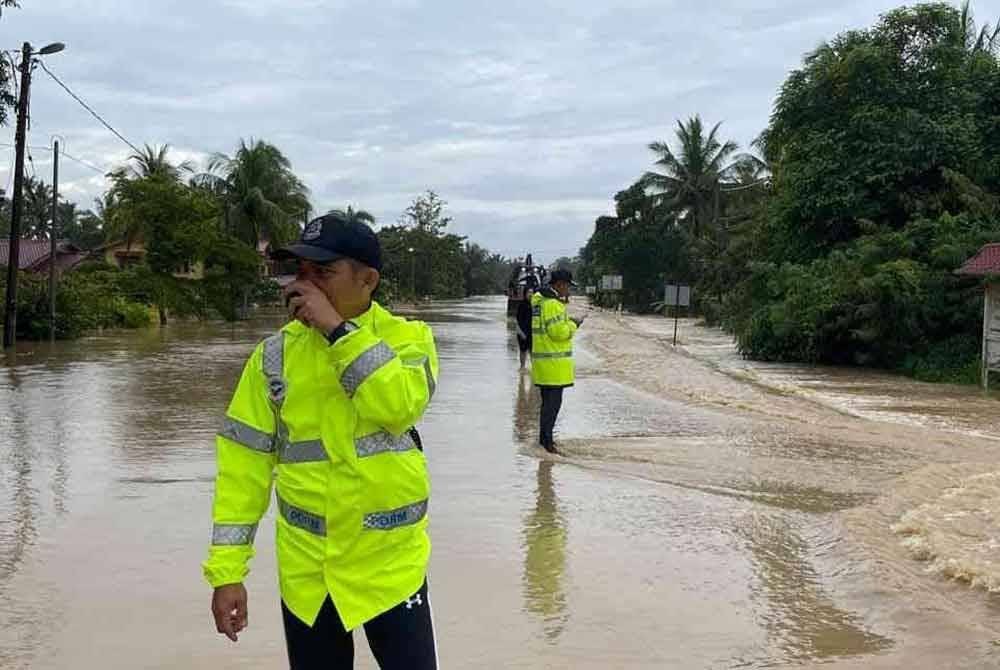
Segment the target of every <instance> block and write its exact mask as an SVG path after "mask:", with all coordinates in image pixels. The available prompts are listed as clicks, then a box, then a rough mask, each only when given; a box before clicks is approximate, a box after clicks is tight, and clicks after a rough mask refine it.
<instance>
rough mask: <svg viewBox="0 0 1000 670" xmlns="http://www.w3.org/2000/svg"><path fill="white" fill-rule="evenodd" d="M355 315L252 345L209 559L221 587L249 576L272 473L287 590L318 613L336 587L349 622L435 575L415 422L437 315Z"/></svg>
mask: <svg viewBox="0 0 1000 670" xmlns="http://www.w3.org/2000/svg"><path fill="white" fill-rule="evenodd" d="M351 321H352V323H353V324H355V325H356V326H357V327H358V329H357V330H355V331H353V332H351V333H349V334H347V335H345V336H344V337H341V338H340V339H339V340H337V342H336V343H335V344H333V345H330V344H329V342H327V340H326V338H325V337H324V336H323V335H321V334H320V333H319V332H317V331H316V330H314V329H312V328H309V327H307V326H305V325H303V324H302V323H300V322H298V321H295V322H292V323H290V324H288V325H287V326H285V327H284V328H283V329H282V330H281V331H280V332H279V333H277V334H276V335H274V336H272V337H269V338H268V339H266V340H264V341H263V342H262V343H261V344H260V345H258V346H257V348H256V349H255V350H254V352H253V354H252V355H251V357H250V360H249V361H248V363H247V365H246V367H245V369H244V370H243V376H242V377H241V379H240V382H239V385H238V386H237V389H236V393H235V394H234V396H233V399H232V402H231V403H230V405H229V409H228V411H227V412H226V420H225V425H224V427H223V429H222V431H221V432H220V433H219V435H218V437H217V439H216V449H217V454H218V475H217V477H216V483H215V502H214V506H213V515H212V517H213V522H214V526H213V530H212V544H211V547H210V549H209V552H208V560H206V561H205V563H204V573H205V577H206V579H207V580H208V582H209V584H211V585H212V586H213V587H217V586H221V585H223V584H233V583H239V582H242V581H243V580H244V578H245V577H246V575H247V573H248V568H247V563H248V562H249V560H250V558H251V557H252V556H253V554H254V550H253V539H254V535H255V533H256V531H257V524H258V522H259V521H260V519H261V517H263V516H264V513H265V512H266V511H267V508H268V505H269V503H270V498H271V486H272V481H275V482H276V488H277V506H278V514H277V522H276V523H277V529H276V532H277V541H276V544H277V554H278V573H279V584H280V587H281V597H282V600H284V602H285V604H286V605H287V606H288V608H289V609H290V610H291V611H292V612H293V613H294V614H295V615H296V616H297V617H298V618H300V619H301V620H302V621H304V622H306V623H307V624H309V625H312V624H313V622H315V620H316V617H317V615H318V614H319V610H320V607H321V606H322V604H323V602H324V600H325V599H326V597H327V595H328V594H329V595H330V597H331V598H332V599H333V602H334V605H335V606H336V608H337V611H338V612H339V614H340V617H341V619H342V621H343V623H344V626H345V627H346V628H347V629H348V630H352V629H354V628H356V627H358V626H359V625H361V624H363V623H365V622H367V621H369V620H371V619H373V618H374V617H376V616H378V615H379V614H381V613H383V612H385V611H387V610H389V609H391V608H393V607H395V606H396V605H398V604H399V603H401V602H403V601H404V600H406V598H408V597H410V596H411V595H412V594H414V593H416V592H417V591H418V590H419V589H420V587H421V586H422V584H423V582H424V579H425V575H426V568H427V561H428V558H429V556H430V548H431V545H430V539H429V538H428V536H427V504H428V498H429V494H430V480H429V478H428V475H427V464H426V461H425V459H424V454H423V451H422V450H421V449H420V448H419V447H420V445H419V444H418V440H419V436H417V435H416V432H415V430H414V429H413V426H414V425H415V424H416V423H417V422H418V421H419V420H420V417H421V416H422V415H423V413H424V409H425V408H426V407H427V404H428V403H429V402H430V399H431V396H432V395H433V394H434V388H435V385H436V383H437V381H436V380H437V374H438V358H437V351H436V349H435V346H434V337H433V334H432V333H431V329H430V327H428V326H427V324H425V323H423V322H420V321H406V320H405V319H402V318H398V317H395V316H393V315H392V314H390V313H389V312H388V311H386V310H385V309H384V308H382V307H381V306H380V305H378V304H376V303H373V304H372V307H371V308H370V309H369V310H368V311H367V312H365V313H364V314H362V315H361V316H359V317H358V318H356V319H352V320H351ZM275 471H277V474H276V476H275Z"/></svg>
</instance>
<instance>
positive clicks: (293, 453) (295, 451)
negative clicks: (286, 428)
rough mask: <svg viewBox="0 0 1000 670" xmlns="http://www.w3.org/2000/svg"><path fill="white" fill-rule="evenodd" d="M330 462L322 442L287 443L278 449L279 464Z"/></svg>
mask: <svg viewBox="0 0 1000 670" xmlns="http://www.w3.org/2000/svg"><path fill="white" fill-rule="evenodd" d="M326 460H329V459H328V457H327V454H326V449H324V448H323V441H322V440H307V441H305V442H285V443H284V444H282V445H281V446H280V447H279V448H278V462H279V463H317V462H321V461H326Z"/></svg>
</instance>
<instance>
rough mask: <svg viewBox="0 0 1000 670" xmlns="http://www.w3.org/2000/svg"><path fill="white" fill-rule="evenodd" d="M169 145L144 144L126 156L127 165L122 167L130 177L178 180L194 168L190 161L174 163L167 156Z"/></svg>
mask: <svg viewBox="0 0 1000 670" xmlns="http://www.w3.org/2000/svg"><path fill="white" fill-rule="evenodd" d="M169 153H170V145H169V144H162V145H159V146H156V145H150V144H146V145H144V146H143V148H142V149H141V150H140V151H138V152H136V153H133V154H131V155H130V156H129V157H128V161H127V162H128V165H127V166H126V167H125V168H124V169H125V171H126V172H127V173H128V175H129V177H130V178H131V179H143V178H145V177H163V178H164V179H166V180H169V181H180V180H181V178H182V177H183V176H184V175H187V174H191V173H192V172H193V170H194V168H193V166H192V165H191V162H190V161H184V162H182V163H177V164H174V163H173V162H171V160H170V158H169Z"/></svg>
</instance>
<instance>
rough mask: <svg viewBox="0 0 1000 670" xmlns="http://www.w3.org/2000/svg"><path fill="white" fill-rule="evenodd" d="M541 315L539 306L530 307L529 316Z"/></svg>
mask: <svg viewBox="0 0 1000 670" xmlns="http://www.w3.org/2000/svg"><path fill="white" fill-rule="evenodd" d="M541 315H542V306H541V305H534V306H532V308H531V316H541Z"/></svg>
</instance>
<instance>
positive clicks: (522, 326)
mask: <svg viewBox="0 0 1000 670" xmlns="http://www.w3.org/2000/svg"><path fill="white" fill-rule="evenodd" d="M532 289H533V287H532V285H531V283H528V285H527V286H526V287H525V289H524V299H523V300H521V302H519V303H517V347H518V349H520V350H521V369H522V370H524V367H525V365H526V364H527V362H528V352H529V351H531V294H532V292H533V290H532Z"/></svg>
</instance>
